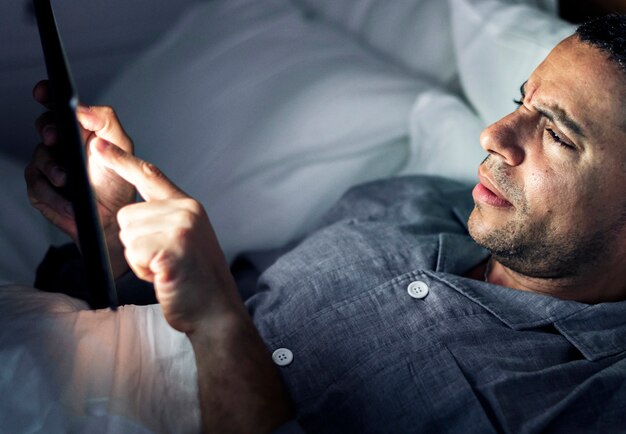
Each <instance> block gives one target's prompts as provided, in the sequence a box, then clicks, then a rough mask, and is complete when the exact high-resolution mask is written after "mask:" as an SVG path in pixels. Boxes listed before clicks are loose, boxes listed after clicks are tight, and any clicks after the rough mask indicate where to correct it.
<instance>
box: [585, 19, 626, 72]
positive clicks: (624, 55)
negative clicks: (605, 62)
mask: <svg viewBox="0 0 626 434" xmlns="http://www.w3.org/2000/svg"><path fill="white" fill-rule="evenodd" d="M576 35H578V38H579V39H580V40H581V41H583V42H586V43H587V44H590V45H592V46H594V47H596V48H598V49H600V50H602V51H603V52H605V53H606V54H607V55H608V56H609V59H611V60H612V61H613V62H615V63H616V64H617V65H619V68H620V69H621V70H622V72H624V73H626V15H620V14H609V15H605V16H602V17H598V18H594V19H592V20H589V21H587V22H585V23H583V24H582V25H581V26H580V27H578V29H576Z"/></svg>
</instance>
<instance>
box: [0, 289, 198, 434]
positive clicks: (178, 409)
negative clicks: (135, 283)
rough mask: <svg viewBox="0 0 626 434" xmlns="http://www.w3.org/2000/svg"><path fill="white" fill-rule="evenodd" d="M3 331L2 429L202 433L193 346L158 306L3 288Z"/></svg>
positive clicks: (0, 304) (15, 433) (110, 433)
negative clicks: (102, 303)
mask: <svg viewBox="0 0 626 434" xmlns="http://www.w3.org/2000/svg"><path fill="white" fill-rule="evenodd" d="M0 330H2V333H0V366H2V369H1V370H0V395H2V405H0V431H1V432H6V433H13V434H19V433H34V432H46V433H85V434H93V433H101V434H105V433H106V434H118V433H122V432H123V433H129V434H133V433H136V434H145V433H157V432H162V433H197V432H199V430H200V428H199V427H200V412H199V406H198V398H197V386H196V380H195V377H196V367H195V360H194V356H193V351H192V349H191V344H190V343H189V341H188V339H187V338H186V336H185V335H184V334H182V333H179V332H176V331H175V330H173V329H172V328H171V327H169V326H168V324H167V323H166V322H165V319H164V318H163V315H162V313H161V309H160V307H159V306H158V305H153V306H123V307H121V308H119V310H118V311H117V312H113V311H111V310H108V309H103V310H97V311H91V310H88V309H87V306H86V304H85V303H83V302H82V301H78V300H76V299H72V298H70V297H67V296H65V295H62V294H51V293H43V292H40V291H37V290H35V289H33V288H29V287H25V286H15V285H12V286H0Z"/></svg>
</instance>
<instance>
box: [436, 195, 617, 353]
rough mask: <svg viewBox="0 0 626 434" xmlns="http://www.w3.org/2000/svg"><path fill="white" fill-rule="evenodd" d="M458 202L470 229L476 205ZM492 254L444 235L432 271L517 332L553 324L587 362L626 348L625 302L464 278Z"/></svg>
mask: <svg viewBox="0 0 626 434" xmlns="http://www.w3.org/2000/svg"><path fill="white" fill-rule="evenodd" d="M457 203H461V205H458V206H454V207H453V209H452V211H453V213H454V215H455V216H456V217H457V218H458V219H459V221H461V222H462V223H463V225H464V226H465V227H466V228H467V219H468V218H469V214H470V212H471V210H472V205H473V204H469V203H465V202H462V201H461V202H457ZM487 256H488V252H487V251H486V250H485V249H483V248H481V247H479V246H478V245H476V244H475V243H474V241H473V240H472V239H471V238H470V237H469V236H466V237H464V239H462V240H461V239H460V237H459V236H454V235H450V234H442V235H440V238H439V256H438V262H437V267H436V271H437V272H438V273H432V275H433V277H434V278H436V279H439V280H442V281H444V282H445V283H447V284H448V285H449V286H451V287H452V288H454V289H455V290H457V291H458V292H460V293H461V294H463V295H465V296H466V297H468V298H469V299H471V300H472V301H474V302H475V303H478V304H479V305H481V306H482V307H483V308H485V309H486V310H488V311H489V312H491V313H492V314H493V315H494V316H495V317H496V318H498V319H500V321H502V322H503V323H504V324H506V325H507V326H508V327H510V328H512V329H514V330H525V329H531V328H538V327H545V326H549V325H552V326H554V327H555V328H556V329H557V330H558V331H559V332H560V333H561V334H562V335H563V336H564V337H565V338H566V339H567V340H568V341H569V342H570V343H571V344H572V345H574V346H575V347H576V348H577V349H578V350H579V351H580V352H581V353H582V354H583V356H584V357H585V358H586V359H588V360H598V359H601V358H604V357H608V356H611V355H614V354H618V353H621V352H624V351H626V301H623V302H614V303H599V304H595V305H589V304H585V303H579V302H576V301H571V300H561V299H558V298H556V297H551V296H549V295H544V294H537V293H533V292H528V291H521V290H517V289H511V288H505V287H502V286H498V285H493V284H489V283H486V282H479V281H476V280H472V279H467V278H464V277H460V276H463V275H464V274H465V273H466V272H467V271H469V270H470V269H471V268H472V267H474V266H476V265H477V264H479V263H480V262H481V261H484V260H485V259H486V258H487ZM450 273H452V274H450Z"/></svg>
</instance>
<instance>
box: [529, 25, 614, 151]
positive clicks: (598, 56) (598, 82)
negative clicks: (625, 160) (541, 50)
mask: <svg viewBox="0 0 626 434" xmlns="http://www.w3.org/2000/svg"><path fill="white" fill-rule="evenodd" d="M625 92H626V79H625V78H624V76H623V73H622V72H621V71H620V70H619V69H618V68H617V66H616V65H615V64H614V63H613V62H612V61H611V60H609V58H608V55H606V54H605V53H604V52H602V51H600V50H599V49H597V48H595V47H593V46H591V45H589V44H586V43H583V42H581V41H580V40H579V39H578V37H577V36H575V35H574V36H571V37H569V38H567V39H565V40H564V41H562V42H561V43H560V44H559V45H557V46H556V47H555V48H554V49H553V50H552V51H551V52H550V54H549V55H548V57H546V59H545V60H544V61H543V62H542V63H541V65H539V67H537V69H536V70H535V71H534V72H533V74H532V75H531V77H530V78H529V80H528V83H527V85H526V94H527V96H528V97H529V98H530V99H532V98H536V99H537V101H539V102H540V103H542V104H546V105H550V106H554V107H557V108H559V109H562V110H564V111H566V112H567V113H568V114H569V115H570V116H571V117H572V118H574V119H575V120H576V121H577V122H578V123H579V124H580V125H581V126H582V127H583V128H584V129H585V130H586V131H588V132H589V136H590V138H591V139H596V140H602V139H606V138H608V137H607V135H609V136H612V138H615V136H614V134H620V133H621V134H623V135H624V137H625V138H626V116H625V115H624V111H623V109H622V101H623V98H624V96H625V95H624V94H625Z"/></svg>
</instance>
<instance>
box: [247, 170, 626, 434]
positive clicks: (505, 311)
mask: <svg viewBox="0 0 626 434" xmlns="http://www.w3.org/2000/svg"><path fill="white" fill-rule="evenodd" d="M472 206H473V203H472V200H471V195H470V193H469V189H468V188H467V187H466V186H463V185H460V184H457V183H454V182H451V181H446V180H443V179H438V178H426V177H411V178H399V179H393V180H386V181H380V182H374V183H370V184H367V185H365V186H362V187H358V188H356V189H353V190H352V191H350V192H349V193H348V194H347V195H346V196H345V197H344V199H343V200H342V201H341V202H340V203H339V204H338V205H337V206H336V207H335V208H334V209H333V210H332V211H331V212H330V213H329V214H328V216H327V218H326V220H325V222H324V224H323V225H322V226H323V227H322V228H321V229H319V230H317V231H315V232H313V233H312V235H310V236H309V237H308V238H306V239H305V240H304V241H303V242H302V243H300V244H299V245H298V246H297V247H296V248H295V249H293V250H292V251H291V252H289V253H288V254H286V255H284V256H283V257H281V258H280V259H279V260H278V261H277V262H276V263H275V264H274V265H272V266H271V267H270V268H269V269H268V270H267V271H266V272H265V273H264V274H263V276H262V277H261V279H260V281H259V292H258V293H257V294H256V295H254V296H253V297H252V298H250V299H249V300H248V301H247V304H248V307H249V309H250V312H251V314H252V316H253V318H254V322H255V324H256V325H257V327H258V329H259V331H260V333H261V336H262V337H263V339H264V340H265V342H266V344H267V346H268V348H269V349H270V351H272V352H273V351H275V350H277V349H283V350H281V351H280V352H278V353H277V354H278V355H279V356H278V357H280V361H281V363H280V364H281V365H282V366H279V367H278V369H279V370H280V372H281V374H282V377H283V379H284V381H285V384H286V385H287V387H288V389H289V391H290V393H291V396H292V398H293V401H294V402H295V406H296V409H297V414H298V420H299V422H300V425H301V426H302V427H303V428H304V429H305V430H307V431H310V432H338V433H366V432H372V433H386V432H388V433H408V432H429V433H430V432H433V433H434V432H437V433H439V432H455V433H458V432H463V433H467V432H477V433H488V432H494V431H495V432H512V433H523V432H567V433H570V432H590V431H593V432H626V360H625V359H626V353H625V350H626V302H619V303H603V304H597V305H588V304H583V303H578V302H574V301H563V300H559V299H556V298H553V297H549V296H545V295H540V294H536V293H531V292H525V291H519V290H515V289H509V288H504V287H500V286H496V285H492V284H489V283H485V282H479V281H475V280H470V279H467V278H464V277H462V276H463V275H464V274H465V273H466V272H467V271H469V270H470V269H471V268H473V267H474V266H476V265H477V264H479V263H480V262H481V261H484V260H485V259H486V258H487V255H488V253H487V252H486V251H485V250H483V249H482V248H480V247H479V246H477V245H476V244H475V243H474V242H473V241H472V240H471V238H470V237H469V236H468V235H467V230H466V226H465V222H466V220H467V216H468V215H469V211H470V210H471V207H472ZM284 350H288V351H284ZM285 354H286V355H287V356H288V357H286V356H285Z"/></svg>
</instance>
